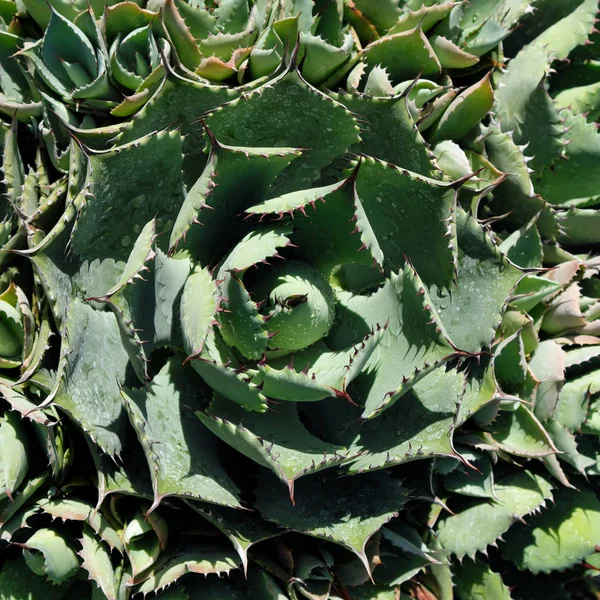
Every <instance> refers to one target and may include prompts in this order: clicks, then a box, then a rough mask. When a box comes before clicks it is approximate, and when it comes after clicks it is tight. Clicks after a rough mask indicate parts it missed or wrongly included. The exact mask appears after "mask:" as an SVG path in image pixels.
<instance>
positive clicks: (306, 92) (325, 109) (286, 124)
mask: <svg viewBox="0 0 600 600" xmlns="http://www.w3.org/2000/svg"><path fill="white" fill-rule="evenodd" d="M265 114H268V115H269V119H264V115H265ZM306 114H310V115H311V119H310V121H309V122H307V121H306V119H303V118H301V116H302V115H306ZM206 122H207V125H208V127H209V128H210V129H211V130H212V131H213V132H214V134H215V135H216V137H217V139H218V140H219V141H220V142H223V143H225V144H231V145H234V146H261V147H271V148H274V147H275V148H279V147H287V148H307V150H306V151H304V152H303V154H302V156H301V157H300V158H298V159H296V160H295V161H294V162H293V163H292V164H291V165H290V166H289V167H288V168H287V169H285V171H283V172H282V173H281V174H280V175H279V177H278V178H277V179H276V180H275V182H274V183H273V185H272V186H271V189H270V191H269V195H270V196H276V195H278V194H283V193H286V192H289V191H294V190H297V189H303V188H307V187H310V185H311V184H313V182H315V181H316V180H317V179H318V178H319V175H320V173H321V169H323V167H325V166H326V165H328V164H329V163H330V162H331V161H332V160H333V159H334V158H335V157H338V156H341V155H343V154H344V153H345V152H346V150H347V149H348V148H349V147H350V146H352V145H353V144H356V143H357V142H358V141H359V136H358V126H357V123H356V121H355V119H354V118H353V117H352V115H351V114H350V112H349V111H347V110H346V109H345V108H344V107H343V106H342V105H341V104H339V103H338V102H335V101H334V100H332V99H331V98H329V97H327V96H325V95H324V94H322V93H321V92H319V91H317V90H315V88H313V87H311V86H310V85H308V84H307V83H306V82H304V81H303V80H302V78H301V76H300V75H299V74H298V73H297V72H296V71H286V72H284V73H282V74H281V75H280V76H278V77H276V78H275V79H273V80H271V81H269V82H268V83H267V84H265V85H264V86H262V87H260V88H258V89H256V90H254V91H251V92H248V93H246V94H244V95H243V96H242V97H241V98H239V99H238V100H235V101H233V102H231V103H229V104H227V105H224V106H222V107H220V108H219V109H217V110H216V111H215V112H213V113H212V114H211V116H210V117H209V118H208V119H207V121H206Z"/></svg>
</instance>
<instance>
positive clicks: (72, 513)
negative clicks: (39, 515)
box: [36, 498, 123, 552]
mask: <svg viewBox="0 0 600 600" xmlns="http://www.w3.org/2000/svg"><path fill="white" fill-rule="evenodd" d="M36 506H37V507H38V508H40V509H41V510H43V511H44V512H45V513H46V514H49V515H50V516H51V517H52V518H53V519H61V520H62V521H63V522H67V521H83V522H85V523H86V524H87V526H88V527H89V528H90V531H94V532H95V533H96V534H97V535H98V536H99V537H100V538H101V539H102V540H103V541H104V542H106V543H107V544H108V545H109V546H110V548H111V550H114V549H116V550H118V551H119V552H121V551H122V549H123V544H122V543H121V538H120V534H119V532H118V531H116V530H115V529H114V528H113V526H112V525H111V524H110V521H109V520H108V519H107V518H106V517H105V516H104V515H103V514H102V513H100V512H98V511H96V510H95V508H94V506H92V504H89V503H87V502H84V501H82V500H75V499H73V498H60V499H58V498H52V499H47V498H43V499H41V500H39V501H38V503H37V505H36ZM89 535H92V534H91V533H90V534H89Z"/></svg>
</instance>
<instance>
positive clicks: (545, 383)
mask: <svg viewBox="0 0 600 600" xmlns="http://www.w3.org/2000/svg"><path fill="white" fill-rule="evenodd" d="M529 366H530V368H531V371H532V372H533V374H534V375H535V378H536V379H537V380H538V381H539V382H540V383H539V385H538V387H537V390H536V394H535V408H534V411H533V412H534V414H535V416H536V417H537V418H538V419H540V421H547V420H549V419H551V418H552V417H553V416H555V408H556V406H557V403H558V401H559V394H560V390H561V388H562V386H563V383H564V380H565V353H564V351H563V349H562V348H561V347H560V346H559V345H558V344H557V343H556V342H553V341H552V340H545V341H543V342H542V343H541V344H540V345H539V346H538V347H537V348H536V350H535V352H534V353H533V356H532V357H531V361H530V363H529Z"/></svg>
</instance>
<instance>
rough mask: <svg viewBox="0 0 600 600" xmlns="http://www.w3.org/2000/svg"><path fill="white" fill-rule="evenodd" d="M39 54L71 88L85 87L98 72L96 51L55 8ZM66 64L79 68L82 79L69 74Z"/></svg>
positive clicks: (81, 33)
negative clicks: (79, 79)
mask: <svg viewBox="0 0 600 600" xmlns="http://www.w3.org/2000/svg"><path fill="white" fill-rule="evenodd" d="M41 54H42V58H43V60H44V63H45V64H46V65H47V67H48V68H49V69H50V70H51V72H52V73H53V74H54V75H55V76H56V77H57V78H58V79H59V80H60V81H62V82H63V84H65V85H66V86H67V87H68V88H70V89H71V90H73V89H76V88H79V87H84V86H85V85H87V84H88V83H90V82H91V81H93V80H94V79H96V76H97V75H98V62H97V59H96V53H95V52H94V49H93V47H92V45H91V43H90V41H89V40H88V38H87V37H86V36H85V34H84V33H83V32H82V31H81V29H79V27H77V26H76V25H74V24H73V23H71V22H70V21H69V20H67V19H65V18H64V17H63V16H62V15H61V14H60V13H58V12H56V11H55V10H53V11H52V16H51V17H50V23H49V24H48V28H47V29H46V32H45V34H44V38H43V41H42V47H41ZM65 63H66V64H71V65H72V66H73V67H74V68H75V67H79V69H81V77H82V79H81V81H78V80H77V78H75V77H74V76H73V75H72V74H71V75H70V74H69V73H70V71H69V70H68V69H67V68H66V65H65Z"/></svg>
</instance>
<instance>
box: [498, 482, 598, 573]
mask: <svg viewBox="0 0 600 600" xmlns="http://www.w3.org/2000/svg"><path fill="white" fill-rule="evenodd" d="M599 530H600V501H599V500H598V498H597V496H596V494H595V493H594V492H593V491H592V490H591V489H581V490H578V491H577V492H576V493H573V492H571V490H565V489H562V490H559V491H557V493H556V498H555V504H554V506H553V507H552V508H550V509H548V510H546V511H544V512H542V513H541V514H539V515H537V516H535V517H534V518H533V519H532V520H530V521H529V523H528V524H527V525H517V526H515V527H514V528H513V529H511V531H510V532H509V533H508V534H507V536H506V538H505V543H504V544H502V554H503V555H504V556H505V557H506V558H508V559H509V560H510V561H511V562H513V563H514V564H515V565H517V566H518V567H519V568H520V569H527V570H529V571H532V572H533V573H540V572H541V573H549V572H552V571H562V570H564V569H569V568H571V567H573V566H574V565H576V564H578V563H580V562H581V561H582V560H584V559H585V558H586V557H587V556H589V555H590V554H593V553H594V552H595V544H596V543H597V541H598V538H597V533H596V532H597V531H599Z"/></svg>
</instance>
